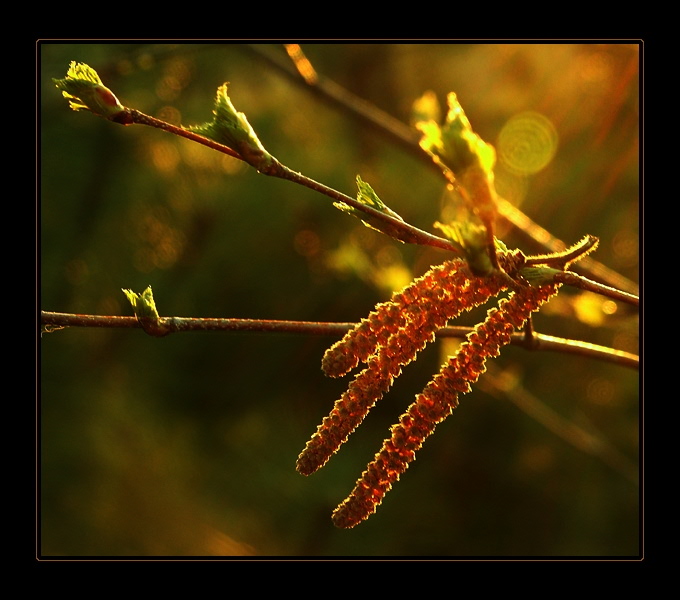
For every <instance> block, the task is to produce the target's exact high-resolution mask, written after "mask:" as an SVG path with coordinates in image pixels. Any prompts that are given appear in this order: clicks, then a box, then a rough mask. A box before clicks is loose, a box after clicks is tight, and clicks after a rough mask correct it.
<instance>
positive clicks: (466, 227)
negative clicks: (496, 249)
mask: <svg viewBox="0 0 680 600" xmlns="http://www.w3.org/2000/svg"><path fill="white" fill-rule="evenodd" d="M434 226H435V227H436V228H437V229H439V230H440V231H441V232H442V233H443V234H444V235H445V236H446V237H447V238H448V239H449V240H451V241H452V242H453V244H454V245H456V246H458V248H459V250H460V252H461V254H462V255H463V256H464V257H465V259H466V260H467V261H468V264H469V265H470V269H471V270H472V272H473V273H474V274H475V275H488V274H490V273H491V272H492V271H493V270H494V266H493V263H492V262H491V257H490V256H489V251H488V248H487V240H488V236H487V230H486V227H485V226H484V225H481V224H476V223H472V222H470V221H461V222H458V221H456V222H453V223H450V224H448V225H446V224H444V223H439V222H436V223H435V224H434ZM497 243H498V244H499V245H500V244H502V242H497ZM503 247H504V246H503Z"/></svg>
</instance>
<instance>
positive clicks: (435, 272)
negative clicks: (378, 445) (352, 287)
mask: <svg viewBox="0 0 680 600" xmlns="http://www.w3.org/2000/svg"><path fill="white" fill-rule="evenodd" d="M470 277H471V275H470V272H469V270H468V268H467V266H466V263H465V262H464V261H462V260H459V259H455V260H450V261H447V262H445V263H443V264H441V265H437V266H435V267H433V268H432V269H430V270H429V271H428V272H427V273H425V274H424V275H423V276H422V277H419V278H418V279H415V280H414V281H412V282H411V283H410V284H409V285H407V286H406V287H405V288H404V289H403V290H401V291H400V292H395V293H394V294H393V295H392V298H391V299H390V300H389V301H387V302H382V303H380V304H378V305H377V306H376V307H375V309H374V310H373V311H371V313H370V314H369V315H368V317H366V318H365V319H362V320H361V322H360V323H359V324H358V325H357V326H356V327H355V328H354V329H352V330H350V331H349V332H347V333H346V334H345V336H344V337H343V338H342V339H341V340H339V341H338V342H336V343H335V344H333V345H332V346H331V347H330V348H329V349H328V350H326V352H325V354H324V356H323V360H322V362H321V368H322V369H323V371H324V373H326V375H328V376H329V377H342V376H343V375H345V374H347V373H348V372H349V371H351V370H352V369H353V368H354V367H356V366H357V365H358V364H359V362H366V361H367V360H368V359H369V357H370V356H371V355H373V354H374V353H375V352H376V349H377V348H378V347H379V346H380V345H382V344H384V343H385V342H387V340H388V339H389V338H390V336H391V335H392V334H394V333H396V332H397V331H398V330H399V329H400V328H402V327H403V326H404V324H405V323H406V321H407V320H408V318H409V314H410V312H412V311H414V310H417V308H416V307H418V306H419V305H421V304H423V303H425V304H427V303H428V302H429V298H428V292H432V291H433V290H435V291H436V290H438V289H439V290H447V289H453V288H457V287H461V286H464V285H465V283H466V282H467V281H468V280H469V278H470Z"/></svg>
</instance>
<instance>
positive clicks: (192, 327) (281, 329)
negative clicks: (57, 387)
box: [40, 311, 639, 369]
mask: <svg viewBox="0 0 680 600" xmlns="http://www.w3.org/2000/svg"><path fill="white" fill-rule="evenodd" d="M40 321H41V324H42V326H43V331H44V332H46V333H49V332H52V331H55V330H58V329H61V328H65V327H101V328H126V329H144V330H145V331H146V332H147V333H148V334H149V335H153V336H155V337H163V336H165V335H168V334H170V333H180V332H185V331H232V332H251V333H252V332H262V333H284V334H304V335H318V336H335V337H340V336H342V335H344V334H345V333H346V332H347V331H349V330H350V329H352V328H353V327H355V325H356V323H327V322H314V321H276V320H269V319H220V318H193V317H161V318H160V319H159V320H158V321H159V322H158V323H157V324H156V325H155V326H154V327H148V324H147V323H143V322H141V321H140V320H138V319H137V317H119V316H99V315H78V314H68V313H58V312H48V311H42V312H41V314H40ZM471 331H472V328H471V327H460V326H455V327H445V328H443V329H442V330H440V331H439V332H438V333H437V336H438V337H456V338H464V337H465V336H466V335H467V334H468V333H470V332H471ZM511 343H512V344H513V345H516V346H521V347H523V348H525V349H527V350H531V351H550V352H562V353H568V354H577V355H580V356H586V357H588V358H593V359H597V360H602V361H606V362H611V363H614V364H617V365H619V366H622V367H628V368H632V369H637V368H638V367H639V357H638V356H636V355H634V354H631V353H629V352H624V351H622V350H615V349H613V348H606V347H604V346H598V345H596V344H590V343H587V342H581V341H577V340H569V339H565V338H559V337H553V336H549V335H543V334H540V333H534V334H533V335H532V337H531V341H530V342H527V340H526V338H525V336H524V334H523V333H521V332H519V333H515V334H513V336H512V342H511Z"/></svg>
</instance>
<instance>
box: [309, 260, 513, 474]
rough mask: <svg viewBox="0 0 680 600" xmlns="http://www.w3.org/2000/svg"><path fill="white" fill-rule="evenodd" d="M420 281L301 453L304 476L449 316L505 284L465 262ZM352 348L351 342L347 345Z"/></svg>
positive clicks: (444, 267)
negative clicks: (478, 274)
mask: <svg viewBox="0 0 680 600" xmlns="http://www.w3.org/2000/svg"><path fill="white" fill-rule="evenodd" d="M416 281H417V282H418V285H417V286H415V287H414V286H409V287H408V288H407V289H406V290H404V291H403V292H402V293H401V294H399V302H400V303H401V304H400V306H401V308H400V317H399V325H398V326H397V327H395V330H394V331H393V332H391V333H389V336H387V337H386V339H385V338H384V337H381V336H382V335H383V334H384V332H385V331H386V330H387V328H385V327H383V329H382V331H381V333H380V334H376V333H374V334H373V338H372V341H375V340H378V341H377V344H378V345H377V347H376V350H375V352H374V353H373V354H372V355H370V356H369V357H368V359H367V367H366V368H365V369H364V370H363V371H361V372H360V373H359V374H358V375H357V376H356V377H355V379H354V380H353V381H352V383H351V384H350V385H349V388H348V389H347V391H346V392H345V393H343V394H342V396H341V397H340V398H339V400H337V401H336V403H335V406H334V407H333V410H332V411H331V412H330V414H329V415H328V416H327V417H325V418H324V420H323V421H322V423H321V425H319V427H318V428H317V431H316V432H315V433H314V435H313V436H312V438H311V439H310V440H309V441H308V442H307V445H306V446H305V448H304V450H303V451H302V452H301V453H300V455H299V457H298V460H297V465H296V468H297V470H298V471H299V472H300V473H302V474H303V475H310V474H311V473H313V472H314V471H316V470H318V469H319V468H321V467H322V466H323V465H324V464H325V463H326V462H327V461H328V459H329V458H330V457H331V456H332V455H333V454H334V453H335V452H336V451H337V449H338V448H339V447H340V446H341V445H342V444H343V443H344V442H345V441H346V440H347V438H348V437H349V435H350V434H351V433H352V432H353V431H354V430H355V429H356V428H357V427H358V426H359V425H360V424H361V422H362V421H363V420H364V418H365V417H366V415H367V414H368V412H369V411H370V409H371V408H372V407H373V406H374V405H375V403H376V402H377V401H378V400H379V399H380V398H381V397H382V396H383V394H384V393H385V392H386V391H387V390H388V389H389V388H390V386H391V385H392V382H393V381H394V379H395V378H396V377H398V376H399V375H400V374H401V368H402V366H404V365H406V364H408V363H410V362H411V361H412V360H413V359H414V358H415V357H416V355H417V353H418V352H419V351H421V350H422V349H423V348H424V347H425V346H426V345H427V344H428V343H429V342H431V341H433V340H434V337H435V333H436V332H437V331H438V330H439V329H441V328H442V327H444V325H446V323H447V322H448V321H449V319H452V318H454V317H456V316H458V315H459V314H460V313H461V312H463V311H465V310H470V309H471V308H473V307H475V306H478V305H479V304H481V303H483V302H485V301H486V300H488V298H489V297H490V296H492V295H495V294H497V293H498V292H499V291H500V290H501V289H503V288H504V287H505V280H503V279H502V278H501V277H497V276H491V277H485V278H481V277H474V276H472V275H471V274H470V272H469V270H468V268H467V267H466V266H465V265H464V263H462V262H461V261H450V262H449V263H445V265H440V267H438V268H434V269H431V270H430V271H429V272H428V273H427V274H426V275H425V276H423V277H421V278H419V279H418V280H416ZM385 314H386V313H385ZM355 331H356V330H355ZM361 337H362V336H359V338H361ZM349 347H350V344H347V345H346V346H345V348H349ZM336 356H337V354H336ZM336 364H337V363H336ZM345 364H348V363H347V362H345Z"/></svg>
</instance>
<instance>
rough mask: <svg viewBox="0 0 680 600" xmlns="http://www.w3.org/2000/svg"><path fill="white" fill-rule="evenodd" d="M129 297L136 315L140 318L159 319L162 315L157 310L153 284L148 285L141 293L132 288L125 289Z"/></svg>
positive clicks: (124, 291)
mask: <svg viewBox="0 0 680 600" xmlns="http://www.w3.org/2000/svg"><path fill="white" fill-rule="evenodd" d="M123 293H124V294H125V295H126V296H127V299H128V300H129V301H130V304H132V308H133V310H134V311H135V316H136V317H137V318H138V319H153V320H155V321H157V320H158V319H159V318H160V317H159V315H158V311H157V310H156V302H155V301H154V299H153V292H152V291H151V286H149V287H147V288H146V289H145V290H144V291H143V292H142V293H141V294H136V293H135V292H133V291H132V290H125V289H124V290H123Z"/></svg>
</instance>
